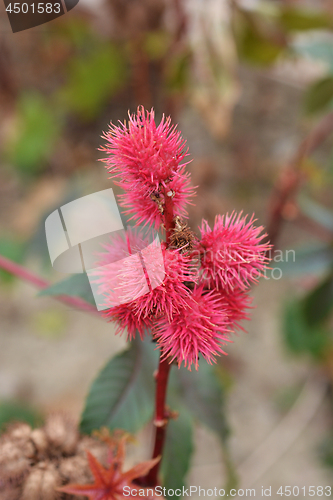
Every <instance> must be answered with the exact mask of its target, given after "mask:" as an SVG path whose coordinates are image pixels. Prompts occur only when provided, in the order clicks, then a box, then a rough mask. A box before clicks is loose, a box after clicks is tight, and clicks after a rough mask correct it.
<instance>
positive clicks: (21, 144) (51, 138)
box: [7, 92, 60, 174]
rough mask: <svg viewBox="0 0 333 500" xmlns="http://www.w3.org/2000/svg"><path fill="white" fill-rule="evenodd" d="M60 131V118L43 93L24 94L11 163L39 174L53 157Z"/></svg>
mask: <svg viewBox="0 0 333 500" xmlns="http://www.w3.org/2000/svg"><path fill="white" fill-rule="evenodd" d="M59 130H60V124H59V120H58V118H57V115H56V114H55V113H54V112H53V111H52V107H51V106H50V103H49V102H48V100H47V99H46V98H45V97H44V96H43V95H41V94H38V93H36V92H29V93H25V94H23V95H22V96H21V97H20V99H19V103H18V125H17V133H16V135H15V137H14V138H13V140H11V141H10V143H9V144H8V146H7V155H8V157H9V161H11V162H12V163H13V164H14V165H15V166H17V167H18V168H19V169H20V170H21V171H23V172H25V173H28V174H35V173H37V172H39V171H40V170H41V169H42V168H43V166H44V164H45V162H46V161H47V159H48V158H49V156H50V154H51V152H52V149H53V147H54V146H55V142H56V140H57V138H58V134H59Z"/></svg>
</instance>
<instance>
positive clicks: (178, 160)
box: [101, 106, 194, 227]
mask: <svg viewBox="0 0 333 500" xmlns="http://www.w3.org/2000/svg"><path fill="white" fill-rule="evenodd" d="M104 138H105V139H106V141H107V144H106V146H104V147H102V148H101V150H102V151H105V152H106V153H107V155H108V156H107V158H106V159H104V160H103V161H104V162H105V163H106V168H107V169H108V171H109V172H110V173H111V174H112V175H111V178H117V181H115V184H117V185H119V186H120V187H121V188H122V189H123V190H124V194H123V195H121V196H120V198H119V199H120V204H121V206H122V207H124V208H126V209H127V210H126V212H125V213H127V214H129V215H131V216H132V219H133V220H135V221H137V223H138V224H142V223H144V224H146V223H148V224H149V225H154V226H155V227H158V226H159V225H160V224H161V223H163V210H164V205H165V197H166V196H172V198H173V208H174V215H179V216H183V217H184V216H186V209H185V207H186V204H187V203H190V199H191V197H193V195H194V188H192V187H190V180H189V174H188V173H186V172H185V166H186V165H187V164H188V163H189V162H184V161H183V160H184V159H185V158H186V156H188V154H187V150H186V149H185V144H186V143H185V141H184V140H183V139H182V137H181V134H180V132H179V131H177V127H176V126H175V125H173V126H172V125H171V120H170V117H168V118H165V117H164V115H163V117H162V120H161V122H160V123H159V125H156V123H155V115H154V111H153V110H151V111H150V112H149V111H145V110H144V108H143V107H142V106H141V107H138V109H137V113H136V114H134V115H129V122H128V124H126V122H125V123H120V125H119V126H115V125H111V126H110V129H109V131H108V132H106V133H105V134H104ZM132 219H131V220H132Z"/></svg>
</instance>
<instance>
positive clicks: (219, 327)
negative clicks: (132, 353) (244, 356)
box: [153, 285, 231, 370]
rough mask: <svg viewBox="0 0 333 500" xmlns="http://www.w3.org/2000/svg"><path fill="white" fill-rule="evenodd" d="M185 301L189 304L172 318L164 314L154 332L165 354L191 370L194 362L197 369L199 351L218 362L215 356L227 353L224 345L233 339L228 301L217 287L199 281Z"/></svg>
mask: <svg viewBox="0 0 333 500" xmlns="http://www.w3.org/2000/svg"><path fill="white" fill-rule="evenodd" d="M186 301H187V306H186V307H185V308H184V309H182V310H180V311H179V313H178V314H176V315H174V317H173V320H172V321H171V322H169V321H168V320H167V319H166V318H165V317H162V318H160V320H158V321H157V323H156V325H155V326H154V330H153V336H154V338H156V339H157V342H158V345H159V347H160V348H161V351H162V354H163V356H164V357H165V358H170V362H171V361H173V360H177V362H178V366H180V365H181V364H182V363H183V362H184V365H185V367H186V366H187V367H188V369H189V370H191V367H192V365H194V366H195V368H196V369H198V366H199V356H200V355H202V357H203V358H204V359H205V360H206V361H207V362H208V363H210V364H212V363H215V362H216V359H215V358H216V356H218V355H220V354H226V353H225V352H224V351H223V349H222V345H225V344H226V343H227V342H231V340H230V338H229V335H230V329H229V320H228V314H227V310H226V308H225V303H224V302H223V299H221V296H220V295H219V294H218V293H217V292H216V291H212V290H211V291H207V290H204V287H203V285H200V286H198V287H195V289H194V290H193V293H192V294H191V295H190V296H189V297H188V298H187V300H186Z"/></svg>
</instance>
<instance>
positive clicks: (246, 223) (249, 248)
mask: <svg viewBox="0 0 333 500" xmlns="http://www.w3.org/2000/svg"><path fill="white" fill-rule="evenodd" d="M105 138H106V140H107V145H106V146H105V147H104V148H103V150H104V151H106V152H107V154H108V156H107V158H106V159H105V162H106V167H107V169H108V170H109V172H110V173H111V174H112V177H116V178H117V179H118V181H117V184H118V185H119V186H120V187H121V188H123V190H124V194H123V195H121V196H120V203H121V205H122V206H124V207H126V208H127V213H128V214H131V215H132V219H134V220H135V221H136V222H137V224H146V225H147V226H148V227H149V228H152V227H155V228H159V227H164V229H165V230H166V242H165V243H162V246H161V251H160V252H159V250H160V249H159V248H157V246H156V245H155V246H154V245H151V244H149V238H148V239H147V238H145V237H144V236H142V235H141V236H140V233H139V231H136V232H135V231H134V232H133V231H132V230H131V229H128V231H127V234H126V237H125V238H123V239H121V238H119V237H118V236H116V237H115V238H112V239H111V241H110V244H109V245H106V246H105V248H104V250H105V251H104V253H103V254H102V255H101V260H100V262H99V266H100V268H99V275H98V279H97V281H96V283H98V284H99V286H100V292H101V294H103V295H104V297H105V303H104V306H105V307H104V309H108V310H107V312H106V317H107V318H109V319H110V320H113V321H116V322H117V323H118V331H124V330H125V329H126V330H127V333H128V337H129V338H130V339H131V338H133V337H134V336H135V334H136V333H139V334H140V336H141V337H142V336H143V335H144V333H145V332H147V331H148V332H150V333H151V334H152V336H153V338H154V339H155V340H156V341H157V342H158V345H159V347H160V348H161V351H162V356H164V357H165V358H168V359H169V360H170V361H172V360H177V362H178V365H180V364H181V363H183V362H184V364H185V366H187V367H188V368H189V369H191V366H192V365H194V366H195V367H196V368H198V360H199V356H200V355H201V356H202V357H203V358H205V359H206V360H207V361H208V362H209V363H212V362H215V360H216V356H217V355H219V354H221V353H223V354H225V352H224V350H223V348H222V346H223V345H225V344H226V342H230V341H231V340H230V333H231V332H232V331H234V330H235V329H236V328H242V327H241V325H240V323H239V322H240V321H241V320H243V319H247V318H248V314H247V309H248V308H249V307H250V303H251V300H250V298H249V295H248V292H249V289H250V286H251V285H252V284H253V283H257V281H258V278H259V277H260V276H261V275H262V273H263V271H264V270H265V269H266V266H267V262H268V260H269V259H268V258H267V253H268V250H269V249H270V245H269V244H268V243H266V242H265V241H264V238H265V236H266V235H265V234H262V229H263V228H262V227H256V226H255V225H254V222H255V220H254V219H253V217H252V218H250V219H248V218H247V217H244V216H243V215H242V214H236V213H234V212H233V213H232V214H231V215H226V216H217V217H216V220H215V224H214V226H213V228H211V227H210V226H209V225H208V223H207V222H206V221H203V223H202V226H201V228H200V232H201V238H200V239H199V238H197V237H196V236H195V235H194V233H193V232H192V231H191V230H190V229H189V228H188V226H187V224H186V223H185V222H184V221H183V220H182V218H181V217H182V216H184V215H185V214H186V211H185V207H186V204H187V203H189V200H190V198H191V197H192V196H193V194H194V191H193V189H192V188H191V187H190V185H189V181H190V179H189V174H188V173H187V172H186V171H185V166H186V164H187V163H188V161H184V160H185V159H186V157H187V149H185V141H183V139H182V138H181V135H180V132H179V131H177V129H176V127H174V126H171V123H170V118H167V119H165V118H164V117H163V118H162V120H161V122H160V124H159V125H156V123H155V116H154V112H153V110H151V111H150V112H145V110H144V109H143V108H142V107H140V108H138V111H137V114H136V115H130V117H129V122H128V124H126V122H125V123H123V124H120V126H118V127H117V126H111V128H110V130H109V132H108V133H106V134H105ZM145 239H146V241H145ZM145 248H149V252H148V253H149V255H146V256H142V255H143V252H144V251H146V250H145ZM140 252H141V257H139V254H140ZM161 255H162V257H163V259H162V258H161ZM117 259H118V260H119V259H122V261H121V262H122V264H121V266H120V267H121V268H119V270H117V271H116V274H115V275H114V273H113V271H114V269H115V268H114V267H112V266H111V268H112V272H110V271H109V270H108V266H107V263H108V260H109V262H115V261H117ZM103 266H105V267H103ZM142 267H143V269H144V274H143V273H142ZM162 267H163V268H164V269H163V273H164V278H163V281H162V282H160V283H159V284H158V286H153V285H152V280H154V278H155V277H156V276H161V275H162V274H163V273H162ZM112 273H113V275H112Z"/></svg>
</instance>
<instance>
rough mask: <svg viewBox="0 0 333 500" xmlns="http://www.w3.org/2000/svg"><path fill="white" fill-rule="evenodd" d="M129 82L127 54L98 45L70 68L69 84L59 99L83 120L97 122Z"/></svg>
mask: <svg viewBox="0 0 333 500" xmlns="http://www.w3.org/2000/svg"><path fill="white" fill-rule="evenodd" d="M125 79H126V61H125V58H124V54H123V53H122V51H121V50H120V49H119V47H117V46H116V45H113V44H110V43H95V44H93V45H92V47H89V50H88V51H86V52H85V53H84V54H82V55H80V56H79V57H77V58H73V59H72V60H71V61H70V62H69V65H68V80H67V82H66V83H65V85H64V86H63V87H62V88H60V89H59V91H58V95H57V97H58V98H59V101H60V103H61V105H62V106H63V108H64V110H66V111H67V112H68V111H69V112H73V113H76V114H77V115H79V117H80V118H81V120H84V121H90V120H93V119H95V118H96V117H97V116H98V115H99V113H100V112H101V110H102V108H103V106H105V105H106V103H107V101H108V99H109V98H110V97H111V96H112V95H113V94H114V93H115V92H116V91H117V90H118V89H120V88H121V86H122V84H123V83H124V80H125Z"/></svg>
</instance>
